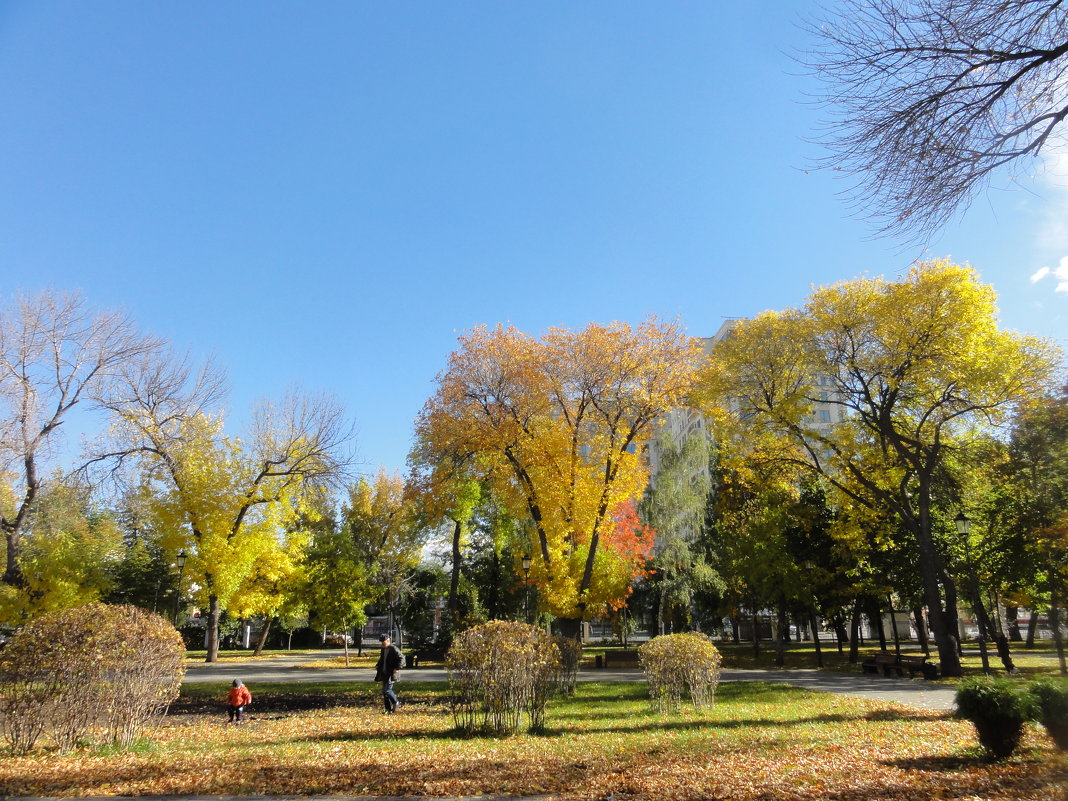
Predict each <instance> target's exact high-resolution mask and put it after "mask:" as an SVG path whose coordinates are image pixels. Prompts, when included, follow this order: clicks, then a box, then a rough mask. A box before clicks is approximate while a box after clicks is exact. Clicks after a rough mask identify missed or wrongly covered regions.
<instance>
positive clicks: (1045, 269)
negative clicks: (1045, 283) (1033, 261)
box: [1031, 267, 1050, 284]
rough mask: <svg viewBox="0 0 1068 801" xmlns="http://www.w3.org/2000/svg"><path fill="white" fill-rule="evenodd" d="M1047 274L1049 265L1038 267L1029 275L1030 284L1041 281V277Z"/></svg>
mask: <svg viewBox="0 0 1068 801" xmlns="http://www.w3.org/2000/svg"><path fill="white" fill-rule="evenodd" d="M1049 274H1050V269H1049V267H1039V268H1038V269H1037V270H1035V272H1034V273H1033V274H1032V275H1031V283H1032V284H1037V283H1038V282H1039V281H1041V280H1042V279H1043V278H1045V277H1046V276H1047V275H1049Z"/></svg>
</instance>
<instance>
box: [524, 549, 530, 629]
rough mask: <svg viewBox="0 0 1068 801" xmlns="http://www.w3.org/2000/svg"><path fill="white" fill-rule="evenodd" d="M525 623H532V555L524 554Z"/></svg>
mask: <svg viewBox="0 0 1068 801" xmlns="http://www.w3.org/2000/svg"><path fill="white" fill-rule="evenodd" d="M523 622H524V623H529V622H530V554H526V553H525V554H523Z"/></svg>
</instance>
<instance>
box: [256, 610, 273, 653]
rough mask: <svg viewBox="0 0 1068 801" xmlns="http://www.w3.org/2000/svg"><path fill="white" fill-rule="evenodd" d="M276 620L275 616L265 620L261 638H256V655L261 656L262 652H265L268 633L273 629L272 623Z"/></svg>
mask: <svg viewBox="0 0 1068 801" xmlns="http://www.w3.org/2000/svg"><path fill="white" fill-rule="evenodd" d="M274 621H275V618H273V617H268V618H267V619H266V620H265V621H264V622H263V630H262V631H260V636H259V639H258V640H256V650H255V652H254V655H255V656H259V655H260V654H261V653H263V646H264V645H266V644H267V633H268V632H269V631H270V630H271V623H273V622H274Z"/></svg>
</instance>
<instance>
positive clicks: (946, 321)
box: [698, 259, 1058, 675]
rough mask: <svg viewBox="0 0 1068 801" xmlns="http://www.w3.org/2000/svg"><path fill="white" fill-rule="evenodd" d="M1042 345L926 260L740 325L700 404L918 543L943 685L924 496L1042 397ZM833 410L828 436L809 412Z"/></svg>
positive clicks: (971, 287)
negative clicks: (978, 434)
mask: <svg viewBox="0 0 1068 801" xmlns="http://www.w3.org/2000/svg"><path fill="white" fill-rule="evenodd" d="M1057 360H1058V353H1057V351H1056V349H1055V348H1053V347H1052V346H1051V345H1050V344H1049V343H1047V342H1045V341H1042V340H1039V339H1037V338H1034V337H1028V336H1023V335H1020V334H1016V333H1014V332H1010V331H1005V330H1003V329H1001V328H1000V327H999V325H998V318H997V307H996V297H995V294H994V290H993V288H991V287H990V286H988V285H986V284H983V283H981V282H980V281H979V278H978V276H977V275H976V273H975V272H974V271H973V270H972V269H971V268H970V267H967V266H963V265H958V264H953V263H950V262H949V261H948V260H942V259H940V260H934V261H930V262H925V263H920V264H916V265H914V266H913V267H912V268H911V269H910V270H909V272H908V274H907V275H906V276H905V277H903V278H902V279H901V280H898V281H888V280H885V279H883V278H861V279H856V280H852V281H844V282H841V283H838V284H834V285H832V286H827V287H821V288H819V289H817V290H815V291H814V292H813V294H812V295H811V297H810V298H809V300H808V302H807V303H806V304H805V306H804V307H803V308H801V309H799V310H787V311H784V312H767V313H765V314H763V315H761V316H759V317H757V318H754V319H752V320H747V321H741V322H739V323H738V324H737V325H736V326H735V327H734V328H733V329H732V330H731V331H730V333H729V335H728V336H726V337H725V338H723V339H722V340H721V341H720V342H719V343H718V344H717V346H716V347H715V349H714V351H713V354H712V359H711V360H710V361H709V363H708V366H707V367H706V369H705V371H704V373H703V376H702V381H701V390H700V392H699V393H698V394H699V395H700V397H701V398H702V399H703V402H704V404H705V406H706V408H709V409H710V410H711V411H712V413H713V414H714V415H716V416H717V417H718V418H719V419H720V420H733V423H732V425H733V426H734V427H735V428H736V429H737V430H740V431H742V432H745V434H744V435H745V436H749V437H752V438H753V439H754V440H758V441H760V442H762V443H765V444H767V446H768V448H769V450H770V449H774V448H778V449H779V450H780V455H781V457H782V458H783V459H785V460H788V461H790V462H792V463H794V464H796V465H798V466H800V467H803V468H806V469H809V470H813V471H816V472H819V473H821V474H822V475H824V476H825V477H826V478H827V479H829V480H830V481H831V482H832V484H833V485H834V486H835V487H836V488H837V489H838V490H839V491H840V492H842V493H843V494H844V495H845V496H847V497H849V498H851V499H852V500H853V501H854V502H856V503H858V504H860V505H862V506H867V507H869V508H874V509H878V508H889V509H891V510H892V511H893V513H894V514H895V515H896V516H897V517H898V518H899V519H900V521H901V523H902V525H903V527H904V528H905V530H907V531H908V532H910V533H911V535H912V536H913V537H914V538H915V543H916V547H917V550H918V556H919V563H920V566H921V571H922V579H923V586H924V595H925V602H926V604H927V607H928V614H929V616H930V617H929V619H930V621H931V626H932V629H933V630H934V632H935V636H936V638H937V639H938V647H939V657H940V660H941V662H942V669H943V671H944V672H945V673H946V675H959V672H960V663H959V660H958V658H957V653H956V649H955V646H954V644H953V642H952V641H951V639H950V634H951V632H950V628H949V625H950V623H949V621H948V620H947V618H946V616H945V614H944V611H943V604H942V596H941V589H940V581H941V570H942V566H943V556H942V554H940V553H939V552H938V549H937V547H936V544H935V541H934V539H933V537H932V533H931V493H932V488H933V484H934V482H935V478H936V475H937V473H938V471H939V469H940V468H941V467H942V466H943V464H944V462H945V459H946V456H947V454H948V453H950V452H951V451H952V450H953V449H955V448H957V447H960V446H961V444H962V442H963V441H964V439H965V437H966V436H967V435H969V434H971V433H974V432H975V431H977V430H982V429H988V428H990V427H992V426H996V425H998V424H1000V423H1001V422H1002V421H1003V420H1004V419H1005V416H1006V415H1007V414H1008V413H1009V412H1010V411H1011V410H1012V408H1013V407H1014V406H1015V404H1017V403H1018V402H1020V401H1022V400H1025V399H1027V398H1028V397H1031V396H1033V395H1035V394H1036V393H1039V392H1041V391H1042V390H1043V389H1044V388H1045V387H1046V386H1047V384H1048V381H1049V379H1050V377H1051V374H1052V372H1053V370H1054V368H1055V366H1056V364H1057ZM817 402H823V403H830V404H833V405H836V406H838V407H839V408H840V409H841V417H840V420H839V421H837V422H836V423H834V424H827V423H825V422H822V421H819V420H817V419H815V417H814V414H813V409H814V405H815V404H816V403H817Z"/></svg>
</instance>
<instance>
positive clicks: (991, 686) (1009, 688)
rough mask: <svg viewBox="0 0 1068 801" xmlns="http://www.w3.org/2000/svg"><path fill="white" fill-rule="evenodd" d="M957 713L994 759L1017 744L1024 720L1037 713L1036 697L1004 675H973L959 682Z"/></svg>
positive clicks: (1013, 749) (1001, 757) (1007, 754)
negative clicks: (993, 676)
mask: <svg viewBox="0 0 1068 801" xmlns="http://www.w3.org/2000/svg"><path fill="white" fill-rule="evenodd" d="M956 702H957V716H958V717H961V718H964V719H965V720H970V721H971V722H972V724H973V725H974V726H975V731H976V733H977V734H978V735H979V744H980V745H981V746H982V747H983V750H984V751H986V753H987V754H988V755H989V756H990V757H991V758H992V759H995V760H998V759H1005V758H1006V757H1008V756H1011V755H1012V753H1013V752H1014V751H1015V750H1016V749H1017V748H1018V747H1019V745H1020V739H1021V738H1022V737H1023V729H1024V724H1025V723H1027V722H1028V721H1029V720H1034V719H1035V718H1036V717H1037V715H1038V701H1037V699H1036V698H1035V696H1034V695H1032V694H1031V693H1030V692H1028V691H1027V690H1026V689H1020V688H1019V687H1018V685H1017V684H1015V683H1014V682H1012V681H1009V680H1006V679H985V678H984V679H972V680H970V681H966V682H963V683H961V684H960V686H958V688H957V695H956Z"/></svg>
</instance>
